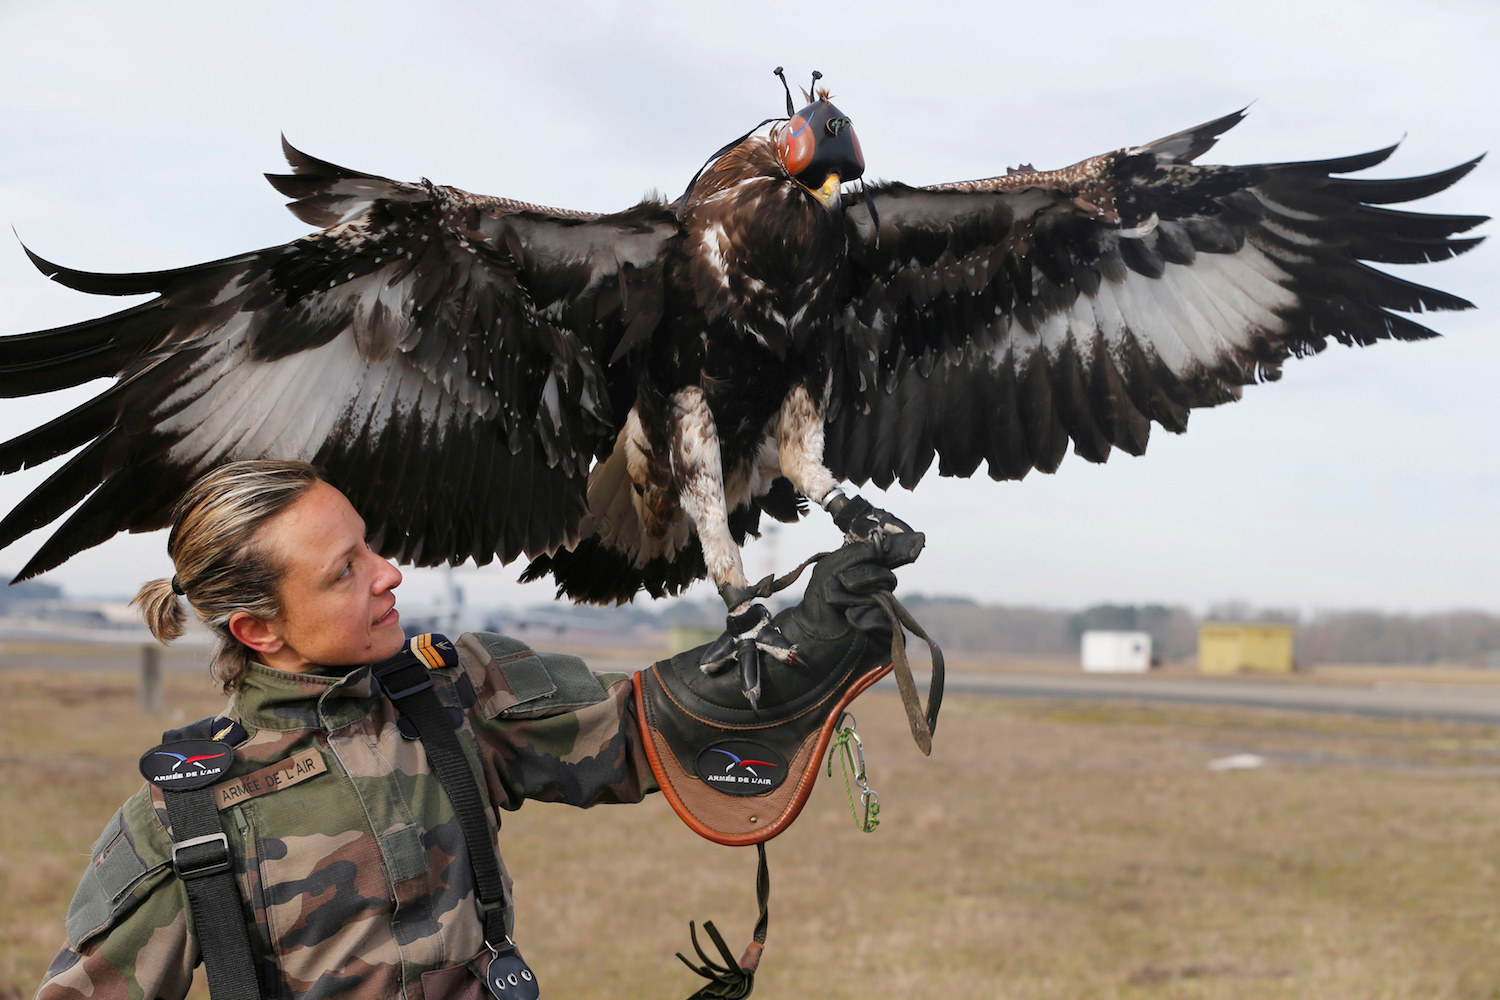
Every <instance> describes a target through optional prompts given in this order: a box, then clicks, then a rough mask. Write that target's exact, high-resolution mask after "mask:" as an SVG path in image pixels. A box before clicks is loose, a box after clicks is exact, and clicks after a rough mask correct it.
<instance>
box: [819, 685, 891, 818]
mask: <svg viewBox="0 0 1500 1000" xmlns="http://www.w3.org/2000/svg"><path fill="white" fill-rule="evenodd" d="M856 725H858V722H857V720H856V719H855V718H854V713H853V712H848V711H846V712H844V714H843V715H841V716H840V717H839V721H838V731H837V732H836V733H834V737H833V746H832V747H831V748H830V749H829V752H828V774H829V776H830V777H832V776H833V760H834V757H836V756H838V755H839V750H841V749H842V750H843V751H844V752H843V756H841V757H839V763H840V765H841V766H842V770H843V773H844V791H845V792H846V793H847V794H848V796H849V813H850V815H852V816H853V817H854V825H855V826H857V827H859V829H860V830H861V832H863V833H872V832H873V831H874V830H875V828H876V827H877V826H879V825H880V796H879V795H877V794H876V793H875V789H873V788H871V787H870V785H869V782H868V780H867V778H866V775H865V746H864V743H863V741H861V740H860V738H859V733H858V732H857V731H856V730H855V728H854V727H855V726H856ZM851 780H852V782H853V784H854V785H858V786H859V802H860V805H859V806H856V805H855V804H854V788H853V786H852V785H851V784H850V782H851ZM861 807H862V808H861ZM861 812H863V814H864V816H863V818H861V816H860V814H861Z"/></svg>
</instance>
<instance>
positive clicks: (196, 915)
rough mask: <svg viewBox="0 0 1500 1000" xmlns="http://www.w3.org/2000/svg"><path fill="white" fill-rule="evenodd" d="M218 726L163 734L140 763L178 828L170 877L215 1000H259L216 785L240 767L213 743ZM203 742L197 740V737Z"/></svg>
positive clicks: (227, 749)
mask: <svg viewBox="0 0 1500 1000" xmlns="http://www.w3.org/2000/svg"><path fill="white" fill-rule="evenodd" d="M214 721H215V720H212V719H206V720H204V721H203V722H201V723H195V724H194V725H193V726H189V727H186V729H184V730H176V731H169V732H166V733H163V734H162V739H163V742H162V743H161V744H159V745H158V746H156V747H154V748H153V749H151V750H148V751H146V753H145V755H144V756H142V757H141V764H140V767H141V774H142V775H143V776H144V777H145V779H146V780H147V781H149V782H151V784H153V785H155V786H157V787H158V788H160V789H161V790H162V798H163V800H164V801H165V802H166V806H167V819H168V821H169V822H170V823H171V826H172V870H173V871H174V872H176V873H177V877H178V878H180V879H182V884H183V886H184V887H185V888H186V889H187V897H188V906H189V908H190V910H191V912H192V917H193V926H194V927H195V929H196V930H197V932H198V945H199V947H200V949H201V950H202V952H203V965H204V971H205V972H206V974H207V976H208V992H209V995H210V996H211V997H212V998H213V1000H258V998H259V997H260V986H259V977H258V976H257V974H256V965H255V956H254V953H253V952H252V951H251V949H250V931H249V928H247V927H246V926H245V915H244V913H243V912H242V910H241V908H240V893H239V887H238V885H236V883H235V880H234V865H233V863H232V859H231V858H230V855H229V838H228V837H226V836H225V835H224V827H223V825H222V823H221V822H220V820H219V809H218V805H217V803H215V802H214V790H213V784H214V782H215V781H217V780H218V779H219V778H220V777H221V776H223V775H224V774H225V773H226V772H227V771H228V770H229V765H230V764H231V763H233V761H234V747H233V746H231V745H230V744H228V743H224V742H220V741H218V740H212V739H207V738H206V736H207V735H209V733H210V732H211V725H212V723H213V722H214ZM194 737H198V738H194Z"/></svg>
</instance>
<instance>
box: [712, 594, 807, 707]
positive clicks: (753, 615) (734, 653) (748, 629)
mask: <svg viewBox="0 0 1500 1000" xmlns="http://www.w3.org/2000/svg"><path fill="white" fill-rule="evenodd" d="M761 653H765V654H766V655H767V656H770V657H773V658H774V659H777V660H781V661H782V662H784V663H795V662H797V647H796V645H795V644H793V643H792V641H791V640H790V639H788V638H787V637H786V636H785V635H783V634H782V633H781V629H779V628H777V627H776V625H775V624H774V623H773V622H772V621H771V612H770V611H768V610H767V609H766V606H765V605H764V604H760V603H758V602H755V603H751V604H749V605H748V606H747V607H745V608H744V610H742V611H738V612H731V613H730V614H729V616H728V618H726V619H725V622H724V632H723V634H721V635H720V636H719V637H718V638H717V639H715V640H714V641H713V642H711V643H709V644H708V645H707V646H706V647H704V649H703V652H702V653H701V654H700V655H699V657H698V669H700V670H702V671H703V672H704V673H705V674H716V673H718V672H720V671H721V670H723V669H724V668H725V667H727V666H728V665H729V664H730V663H733V662H736V661H737V662H738V663H739V666H740V690H741V691H743V692H744V694H745V699H746V700H747V701H749V702H750V707H751V708H756V707H758V705H759V702H760V654H761Z"/></svg>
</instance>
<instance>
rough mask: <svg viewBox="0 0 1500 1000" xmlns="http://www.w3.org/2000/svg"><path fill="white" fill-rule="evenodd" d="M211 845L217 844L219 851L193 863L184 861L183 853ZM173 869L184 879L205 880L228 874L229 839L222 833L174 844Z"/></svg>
mask: <svg viewBox="0 0 1500 1000" xmlns="http://www.w3.org/2000/svg"><path fill="white" fill-rule="evenodd" d="M209 844H217V845H218V846H219V850H218V851H217V852H215V853H214V854H211V855H209V856H208V857H205V858H202V859H200V860H198V861H194V862H192V863H187V862H185V861H184V860H183V859H182V857H181V854H182V852H183V851H185V850H187V849H189V848H193V847H206V846H208V845H209ZM172 868H173V870H174V871H176V872H177V877H178V878H182V879H194V878H204V877H205V876H208V875H217V874H219V873H220V872H227V871H228V870H229V838H228V837H226V836H225V835H224V834H222V833H210V834H209V835H207V836H206V837H193V838H192V839H190V840H183V841H179V842H176V843H173V844H172Z"/></svg>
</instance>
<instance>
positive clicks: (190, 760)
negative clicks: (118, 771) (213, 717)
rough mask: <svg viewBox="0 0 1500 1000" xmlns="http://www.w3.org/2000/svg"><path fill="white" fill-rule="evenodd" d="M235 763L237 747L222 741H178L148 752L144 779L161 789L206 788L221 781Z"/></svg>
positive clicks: (144, 762)
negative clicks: (235, 748)
mask: <svg viewBox="0 0 1500 1000" xmlns="http://www.w3.org/2000/svg"><path fill="white" fill-rule="evenodd" d="M233 763H234V747H232V746H230V745H229V744H228V743H221V742H219V741H218V740H176V741H174V742H172V743H163V744H162V745H161V746H158V747H155V748H154V749H151V750H147V751H146V753H145V755H143V756H142V757H141V776H142V777H144V778H145V779H146V780H147V781H149V782H151V784H153V785H155V786H156V787H158V788H170V789H187V788H202V787H203V786H204V785H211V784H213V783H214V782H216V781H218V780H219V779H220V778H222V777H223V776H224V775H225V774H226V773H228V771H229V765H231V764H233Z"/></svg>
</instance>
